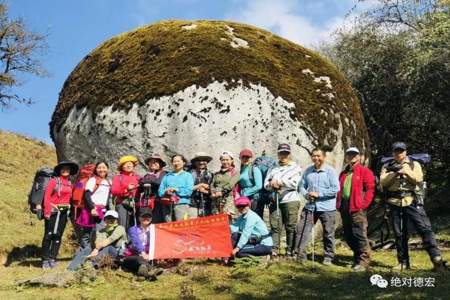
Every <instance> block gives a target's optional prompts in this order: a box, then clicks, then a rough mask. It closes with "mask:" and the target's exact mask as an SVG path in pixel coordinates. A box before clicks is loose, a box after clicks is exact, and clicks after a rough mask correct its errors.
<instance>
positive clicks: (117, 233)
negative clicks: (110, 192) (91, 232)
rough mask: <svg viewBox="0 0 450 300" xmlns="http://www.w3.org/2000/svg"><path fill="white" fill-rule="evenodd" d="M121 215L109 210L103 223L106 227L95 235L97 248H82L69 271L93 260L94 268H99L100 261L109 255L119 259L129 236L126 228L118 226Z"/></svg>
mask: <svg viewBox="0 0 450 300" xmlns="http://www.w3.org/2000/svg"><path fill="white" fill-rule="evenodd" d="M118 220H119V214H118V213H117V212H116V211H115V210H108V211H107V212H106V213H105V216H104V218H103V221H104V222H105V227H103V228H101V229H99V230H97V231H96V233H95V247H94V249H93V250H92V251H91V247H86V248H82V249H80V250H79V251H78V253H77V254H76V256H75V258H74V259H73V260H72V262H71V263H70V264H69V266H68V267H67V269H68V270H69V271H75V270H77V269H79V268H80V267H81V265H83V263H84V262H85V260H86V259H90V260H92V265H93V266H94V268H98V266H99V262H100V260H101V259H102V258H103V257H105V256H107V255H109V256H111V257H113V258H118V257H120V256H121V255H122V254H123V251H124V249H125V244H126V242H127V235H126V232H125V228H124V227H123V226H121V225H119V224H118Z"/></svg>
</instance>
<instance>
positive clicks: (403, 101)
mask: <svg viewBox="0 0 450 300" xmlns="http://www.w3.org/2000/svg"><path fill="white" fill-rule="evenodd" d="M379 4H380V5H379V6H378V7H375V8H372V9H371V10H369V11H367V12H364V13H363V14H361V15H360V16H359V18H358V19H357V21H356V22H355V25H354V26H353V27H352V28H351V29H347V30H341V31H339V32H337V33H336V36H335V40H334V41H333V42H331V43H328V44H326V45H324V46H323V47H322V48H321V51H322V52H323V53H324V54H325V55H327V56H328V57H329V58H330V59H331V60H332V61H333V62H334V63H335V64H336V65H337V66H338V67H339V68H340V69H341V70H342V71H343V72H344V73H346V74H347V76H348V78H349V79H350V80H351V82H352V84H353V86H354V88H356V90H357V91H358V93H359V95H360V99H361V103H362V106H363V111H364V114H365V119H366V123H367V125H368V128H369V133H370V136H371V145H372V152H373V153H372V154H373V158H374V159H373V163H374V164H376V163H377V161H378V158H379V157H380V156H382V155H385V154H389V152H390V145H391V144H392V142H394V141H396V140H402V141H405V142H407V143H408V144H409V145H410V152H428V153H430V154H431V155H432V158H433V161H432V164H431V165H430V166H429V167H428V168H427V169H428V174H427V175H428V179H429V182H430V183H432V184H431V185H430V187H431V192H432V193H434V194H435V195H439V194H440V193H442V192H443V191H448V190H449V185H450V182H449V181H450V155H449V150H448V145H450V134H449V132H450V12H449V11H450V1H412V0H409V1H406V0H380V1H379ZM396 5H397V8H396V7H395V6H396ZM435 198H439V197H435Z"/></svg>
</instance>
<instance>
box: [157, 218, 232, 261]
mask: <svg viewBox="0 0 450 300" xmlns="http://www.w3.org/2000/svg"><path fill="white" fill-rule="evenodd" d="M150 230H151V233H150V237H151V241H150V249H149V256H150V259H168V258H195V257H205V258H206V257H207V258H220V257H230V256H231V252H232V246H231V233H230V226H229V223H228V215H226V214H220V215H214V216H209V217H202V218H197V219H189V220H185V221H178V222H170V223H162V224H154V225H151V229H150Z"/></svg>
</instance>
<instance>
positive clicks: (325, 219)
mask: <svg viewBox="0 0 450 300" xmlns="http://www.w3.org/2000/svg"><path fill="white" fill-rule="evenodd" d="M317 220H320V222H321V223H322V227H323V237H322V241H323V248H324V249H323V250H324V258H329V259H333V258H334V254H335V239H334V232H335V230H336V228H335V223H336V211H316V212H314V218H313V212H312V211H309V210H307V209H306V208H305V209H303V211H302V214H301V216H300V221H299V222H298V224H297V238H296V241H295V245H296V249H297V251H298V255H299V257H300V258H301V259H303V260H306V246H307V245H308V243H309V240H310V239H311V233H312V227H313V226H314V225H315V224H316V222H317ZM313 222H314V223H313ZM313 224H314V225H313Z"/></svg>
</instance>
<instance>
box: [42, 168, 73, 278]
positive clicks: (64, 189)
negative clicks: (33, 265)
mask: <svg viewBox="0 0 450 300" xmlns="http://www.w3.org/2000/svg"><path fill="white" fill-rule="evenodd" d="M76 173H78V166H77V165H76V164H75V163H73V162H69V161H63V162H61V163H59V164H58V165H57V166H56V167H55V169H54V174H55V177H53V178H52V179H50V181H49V182H48V185H47V187H46V189H45V194H44V208H43V209H44V218H45V232H44V239H43V240H42V268H44V269H49V268H54V267H55V266H56V257H57V256H58V252H59V248H60V246H61V239H62V235H63V233H64V229H65V228H66V223H67V215H68V213H69V208H70V197H71V196H72V183H71V182H70V180H69V176H70V175H75V174H76ZM36 208H37V209H42V207H36Z"/></svg>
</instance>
